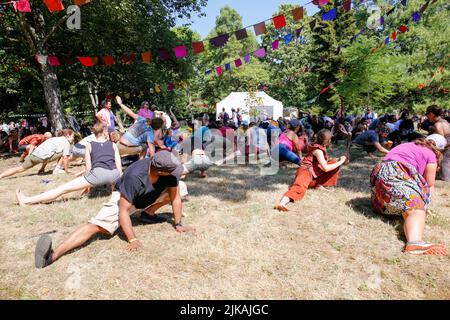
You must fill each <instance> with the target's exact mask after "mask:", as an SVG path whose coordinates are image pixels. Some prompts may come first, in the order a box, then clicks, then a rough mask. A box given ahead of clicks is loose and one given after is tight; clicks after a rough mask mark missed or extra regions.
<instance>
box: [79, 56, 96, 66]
mask: <svg viewBox="0 0 450 320" xmlns="http://www.w3.org/2000/svg"><path fill="white" fill-rule="evenodd" d="M77 58H78V60H80V62H81V64H82V65H83V66H85V67H93V66H95V65H96V64H97V62H98V58H96V57H77Z"/></svg>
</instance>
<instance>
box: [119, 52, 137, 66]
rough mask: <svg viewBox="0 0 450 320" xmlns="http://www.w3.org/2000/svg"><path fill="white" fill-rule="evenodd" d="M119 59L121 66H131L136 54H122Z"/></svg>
mask: <svg viewBox="0 0 450 320" xmlns="http://www.w3.org/2000/svg"><path fill="white" fill-rule="evenodd" d="M121 58H122V63H123V64H132V63H133V61H134V60H135V59H136V54H135V53H130V54H123V55H122V57H121Z"/></svg>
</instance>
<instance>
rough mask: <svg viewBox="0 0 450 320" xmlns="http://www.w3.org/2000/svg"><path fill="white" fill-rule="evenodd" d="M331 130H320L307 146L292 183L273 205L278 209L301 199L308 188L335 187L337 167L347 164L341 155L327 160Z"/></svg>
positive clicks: (282, 208) (346, 159)
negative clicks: (315, 138)
mask: <svg viewBox="0 0 450 320" xmlns="http://www.w3.org/2000/svg"><path fill="white" fill-rule="evenodd" d="M332 137H333V136H332V134H331V131H329V130H327V129H323V130H320V131H319V132H318V133H317V143H316V144H313V145H310V146H309V147H308V153H307V155H306V156H305V158H304V159H303V162H302V164H301V166H300V168H299V169H298V170H297V174H296V176H295V181H294V184H293V185H292V186H291V187H290V189H289V191H288V192H287V193H285V194H284V196H283V198H281V200H280V202H279V203H278V204H277V205H276V206H275V209H276V210H278V211H283V212H287V211H289V209H288V208H287V205H288V203H290V202H297V201H300V200H302V199H303V198H304V197H305V195H306V191H307V190H308V189H312V188H323V187H335V186H336V185H337V182H338V178H339V169H340V167H341V166H342V165H344V164H348V158H347V157H346V156H342V157H341V158H340V159H339V161H336V160H335V159H333V160H328V155H327V147H330V146H331V144H332V143H331V139H332Z"/></svg>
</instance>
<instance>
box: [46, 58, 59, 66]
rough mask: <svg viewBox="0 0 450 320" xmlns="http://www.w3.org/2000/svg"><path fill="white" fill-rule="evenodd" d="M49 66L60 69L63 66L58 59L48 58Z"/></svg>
mask: <svg viewBox="0 0 450 320" xmlns="http://www.w3.org/2000/svg"><path fill="white" fill-rule="evenodd" d="M48 64H49V65H51V66H52V67H59V66H60V65H61V63H60V62H59V59H58V57H55V56H48Z"/></svg>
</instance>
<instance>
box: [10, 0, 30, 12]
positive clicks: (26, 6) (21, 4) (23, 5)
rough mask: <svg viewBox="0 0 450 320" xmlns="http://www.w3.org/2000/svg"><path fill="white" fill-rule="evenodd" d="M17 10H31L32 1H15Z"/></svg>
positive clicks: (14, 4) (14, 5)
mask: <svg viewBox="0 0 450 320" xmlns="http://www.w3.org/2000/svg"><path fill="white" fill-rule="evenodd" d="M13 7H14V10H15V11H19V12H31V7H30V2H29V1H28V0H20V1H15V2H13Z"/></svg>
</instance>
